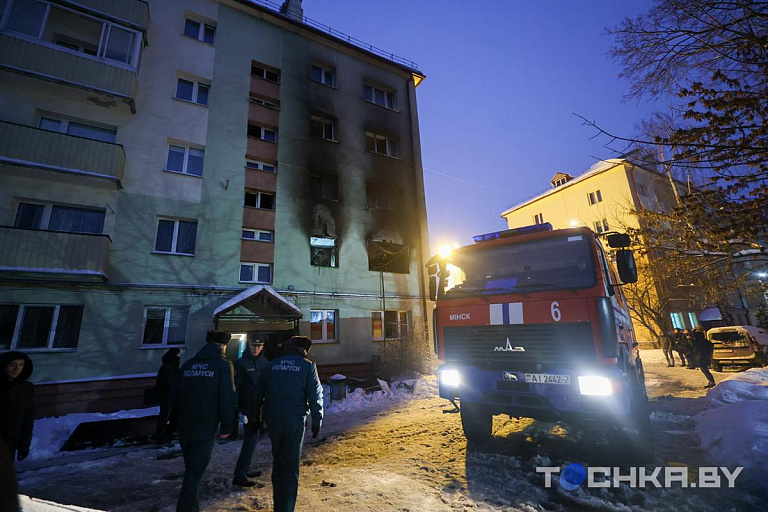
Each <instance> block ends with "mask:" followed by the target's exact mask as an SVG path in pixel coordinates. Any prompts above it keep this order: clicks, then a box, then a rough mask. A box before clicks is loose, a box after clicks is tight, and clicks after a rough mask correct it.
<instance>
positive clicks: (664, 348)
mask: <svg viewBox="0 0 768 512" xmlns="http://www.w3.org/2000/svg"><path fill="white" fill-rule="evenodd" d="M659 344H660V345H661V352H662V353H663V354H664V359H666V360H667V366H668V367H669V368H674V367H675V354H674V352H672V348H673V346H674V338H673V335H672V334H669V335H662V336H661V337H660V339H659Z"/></svg>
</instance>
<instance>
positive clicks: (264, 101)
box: [250, 94, 280, 109]
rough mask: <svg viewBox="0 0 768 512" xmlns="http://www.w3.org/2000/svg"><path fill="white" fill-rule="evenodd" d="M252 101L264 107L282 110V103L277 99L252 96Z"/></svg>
mask: <svg viewBox="0 0 768 512" xmlns="http://www.w3.org/2000/svg"><path fill="white" fill-rule="evenodd" d="M250 100H251V103H255V104H257V105H261V106H263V107H268V108H274V109H279V108H280V101H279V100H276V99H272V98H265V97H263V96H256V95H253V94H251V96H250Z"/></svg>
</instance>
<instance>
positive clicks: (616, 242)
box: [607, 233, 631, 249]
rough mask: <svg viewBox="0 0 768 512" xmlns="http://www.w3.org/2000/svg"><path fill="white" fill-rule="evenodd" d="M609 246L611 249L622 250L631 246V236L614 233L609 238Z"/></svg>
mask: <svg viewBox="0 0 768 512" xmlns="http://www.w3.org/2000/svg"><path fill="white" fill-rule="evenodd" d="M607 239H608V246H609V247H610V248H611V249H620V248H623V247H629V246H630V243H631V241H630V239H629V235H628V234H626V233H613V234H610V235H608V236H607Z"/></svg>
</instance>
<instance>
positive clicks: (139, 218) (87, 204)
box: [0, 0, 428, 412]
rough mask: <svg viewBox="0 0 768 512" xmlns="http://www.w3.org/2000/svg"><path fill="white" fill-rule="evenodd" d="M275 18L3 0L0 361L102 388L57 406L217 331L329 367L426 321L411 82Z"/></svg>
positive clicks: (115, 1)
mask: <svg viewBox="0 0 768 512" xmlns="http://www.w3.org/2000/svg"><path fill="white" fill-rule="evenodd" d="M271 5H274V4H272V3H271V2H264V4H261V3H260V2H250V1H246V0H221V1H216V0H164V1H156V0H151V1H149V2H144V1H141V0H77V1H74V0H73V1H69V0H56V1H55V2H54V1H49V0H0V15H1V16H2V18H1V20H0V350H6V349H9V348H10V349H19V350H25V351H27V352H29V353H30V355H31V356H32V358H33V359H34V362H35V373H34V379H35V381H36V382H38V383H40V382H52V383H58V384H56V385H55V386H53V385H52V386H50V387H49V388H50V390H52V391H50V392H51V393H53V392H54V391H55V392H56V393H58V395H59V397H61V394H62V393H73V395H72V396H74V394H76V393H79V394H81V395H83V393H82V391H83V390H92V391H95V394H89V395H88V396H86V397H85V398H82V399H81V400H83V401H82V402H81V403H79V404H75V403H74V402H72V401H70V402H68V404H69V405H67V406H66V407H60V408H58V409H55V408H54V409H52V410H54V411H55V412H63V411H65V410H78V409H79V410H85V409H94V408H101V409H109V408H117V407H122V406H125V405H126V404H133V400H134V399H135V396H136V395H137V394H140V392H141V391H143V389H144V388H145V387H146V386H147V385H151V383H152V381H153V376H154V374H155V372H156V371H157V368H158V367H159V364H160V357H161V356H162V354H163V353H164V351H165V350H166V349H167V348H168V347H173V346H182V347H185V348H186V351H187V356H189V355H190V354H192V353H194V352H196V351H197V350H198V349H199V348H200V347H201V346H202V344H203V343H204V338H205V331H206V330H208V329H210V328H212V327H214V326H217V327H218V328H219V329H222V330H226V331H228V332H231V333H233V334H236V335H240V338H241V340H244V339H245V335H246V334H248V333H253V332H256V331H259V332H262V333H266V334H268V335H269V337H270V342H269V346H268V348H269V349H270V350H272V351H276V350H278V345H279V344H280V343H281V342H282V341H283V340H284V339H286V338H287V337H288V336H290V335H292V334H294V333H296V332H299V333H300V334H304V335H308V336H310V337H311V338H312V339H313V340H314V341H315V342H316V343H317V346H316V347H315V348H314V349H313V351H312V355H313V357H314V358H315V360H316V361H317V362H318V364H319V365H321V367H322V366H323V365H341V364H355V363H365V364H370V363H371V362H372V360H373V358H374V356H375V355H377V354H379V353H380V352H381V345H382V343H381V342H382V341H384V340H386V339H395V338H402V337H404V336H407V335H408V334H409V333H410V332H411V330H412V328H413V326H414V325H415V324H417V323H426V322H425V321H424V320H425V312H426V299H425V279H424V262H425V261H426V257H427V254H426V251H428V243H427V227H426V212H425V200H424V185H423V181H422V166H421V152H420V142H419V125H418V116H417V109H416V94H415V88H416V86H417V85H418V84H419V82H420V81H421V80H422V79H423V78H424V76H423V74H422V73H420V72H419V71H418V69H417V67H416V65H415V64H414V63H411V62H408V61H405V60H403V59H399V58H397V57H394V56H391V55H390V54H384V53H383V52H378V51H377V50H376V49H375V48H373V47H368V46H367V45H366V49H363V48H362V47H361V46H356V45H355V44H354V43H350V42H348V41H356V40H353V39H349V40H347V39H340V38H338V37H335V36H332V35H329V34H328V33H326V32H325V31H324V30H323V28H324V26H322V25H319V24H316V23H313V22H312V21H311V20H308V19H305V18H303V16H302V10H301V1H300V0H298V1H297V0H290V1H288V2H286V3H285V5H284V6H283V9H281V10H282V11H283V12H284V14H283V13H281V12H278V11H277V10H275V9H273V8H272V7H270V6H271ZM316 27H318V28H316ZM335 33H336V34H338V33H337V32H335ZM384 55H386V56H384ZM232 355H233V356H234V355H235V354H232ZM78 381H82V382H83V383H84V384H81V385H75V384H73V382H78ZM78 386H79V387H78ZM131 389H133V391H131ZM45 393H46V391H45V387H43V395H45ZM83 396H85V395H83ZM94 396H95V397H96V398H97V399H99V400H101V401H100V402H99V403H98V404H97V405H94V404H92V403H89V402H88V401H87V400H92V399H93V397H94ZM105 397H106V398H110V399H111V402H109V403H107V402H105V401H104V398H105ZM43 401H45V400H43ZM67 407H68V409H67Z"/></svg>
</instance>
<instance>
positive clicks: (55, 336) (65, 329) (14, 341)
mask: <svg viewBox="0 0 768 512" xmlns="http://www.w3.org/2000/svg"><path fill="white" fill-rule="evenodd" d="M82 321H83V306H81V305H77V304H75V305H70V304H54V305H52V304H0V350H29V351H44V350H74V349H76V348H77V343H78V340H79V338H80V326H81V324H82Z"/></svg>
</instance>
